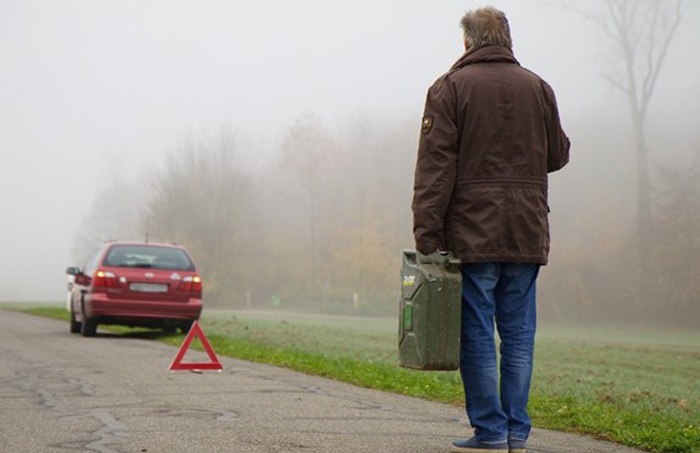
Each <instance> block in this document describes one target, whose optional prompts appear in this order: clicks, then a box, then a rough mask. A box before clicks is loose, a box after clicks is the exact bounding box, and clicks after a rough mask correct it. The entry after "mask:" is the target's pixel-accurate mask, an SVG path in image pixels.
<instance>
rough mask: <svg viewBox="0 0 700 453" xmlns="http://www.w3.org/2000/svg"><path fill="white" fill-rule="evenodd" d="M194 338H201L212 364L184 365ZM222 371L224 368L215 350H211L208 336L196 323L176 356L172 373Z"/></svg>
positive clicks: (191, 363)
mask: <svg viewBox="0 0 700 453" xmlns="http://www.w3.org/2000/svg"><path fill="white" fill-rule="evenodd" d="M194 337H197V338H199V341H201V342H202V346H204V350H205V351H206V353H207V355H208V356H209V360H210V362H201V363H196V362H190V363H182V359H183V358H184V357H185V354H186V353H187V349H189V347H190V344H191V343H192V340H194ZM222 369H223V367H222V366H221V363H220V362H219V359H218V358H217V357H216V354H214V350H213V349H212V348H211V345H210V344H209V340H207V336H206V335H204V332H203V331H202V328H201V327H199V323H198V322H197V321H195V322H194V324H192V328H191V329H190V331H189V332H187V336H186V337H185V340H184V341H183V342H182V346H180V350H179V351H177V355H176V356H175V359H174V360H173V363H171V364H170V371H179V370H197V371H201V370H216V371H221V370H222Z"/></svg>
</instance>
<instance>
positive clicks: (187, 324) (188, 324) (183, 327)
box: [180, 321, 194, 335]
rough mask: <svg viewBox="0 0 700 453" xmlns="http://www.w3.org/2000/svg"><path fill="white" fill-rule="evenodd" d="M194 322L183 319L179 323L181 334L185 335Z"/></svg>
mask: <svg viewBox="0 0 700 453" xmlns="http://www.w3.org/2000/svg"><path fill="white" fill-rule="evenodd" d="M193 324H194V321H185V322H183V323H182V324H180V332H182V333H183V334H185V335H187V332H189V331H190V329H191V328H192V325H193Z"/></svg>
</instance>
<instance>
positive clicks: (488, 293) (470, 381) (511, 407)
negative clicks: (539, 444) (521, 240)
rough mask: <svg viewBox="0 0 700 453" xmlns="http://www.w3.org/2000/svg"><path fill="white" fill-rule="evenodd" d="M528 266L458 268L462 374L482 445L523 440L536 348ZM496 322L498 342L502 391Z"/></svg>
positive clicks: (534, 268) (534, 270)
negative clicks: (460, 283) (460, 302)
mask: <svg viewBox="0 0 700 453" xmlns="http://www.w3.org/2000/svg"><path fill="white" fill-rule="evenodd" d="M539 268H540V266H539V265H538V264H528V263H475V264H463V265H462V336H461V355H460V372H461V374H462V382H463V383H464V394H465V399H466V407H467V415H468V416H469V421H470V423H471V425H472V426H473V427H474V430H475V431H474V435H475V437H476V439H477V440H478V441H480V442H500V441H504V440H506V439H507V438H511V439H522V440H526V439H527V438H528V436H529V434H530V428H531V427H532V424H531V422H530V416H529V415H528V413H527V401H528V396H529V393H530V380H531V377H532V359H533V353H534V346H535V329H536V324H537V322H536V318H537V315H536V308H535V281H536V280H537V274H538V272H539ZM494 321H495V324H496V327H497V329H498V335H499V337H500V339H501V364H500V365H501V366H500V377H501V380H500V385H499V380H498V377H499V376H498V367H497V365H498V364H497V359H496V344H495V340H494Z"/></svg>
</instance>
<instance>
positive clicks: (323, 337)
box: [31, 308, 700, 453]
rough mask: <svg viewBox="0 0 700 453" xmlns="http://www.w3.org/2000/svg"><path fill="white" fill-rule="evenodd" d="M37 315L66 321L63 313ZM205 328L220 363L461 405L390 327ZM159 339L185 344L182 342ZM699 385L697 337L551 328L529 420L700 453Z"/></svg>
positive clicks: (235, 318)
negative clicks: (402, 364)
mask: <svg viewBox="0 0 700 453" xmlns="http://www.w3.org/2000/svg"><path fill="white" fill-rule="evenodd" d="M31 311H32V312H34V313H37V314H43V315H48V316H53V317H57V318H61V319H67V317H66V313H65V310H64V309H59V308H55V309H44V308H35V309H31ZM201 325H202V327H203V328H204V329H205V331H206V333H207V337H208V338H209V340H210V342H211V343H212V346H213V347H214V349H215V350H216V352H217V354H219V355H228V356H234V357H238V358H241V359H246V360H254V361H260V362H266V363H272V364H275V365H279V366H285V367H289V368H293V369H296V370H299V371H302V372H306V373H310V374H317V375H322V376H326V377H330V378H333V379H337V380H342V381H346V382H350V383H353V384H357V385H362V386H365V387H371V388H377V389H381V390H386V391H392V392H397V393H402V394H407V395H411V396H416V397H420V398H427V399H431V400H436V401H441V402H445V403H449V404H456V405H462V404H463V395H462V388H461V381H460V379H459V375H458V373H456V372H417V371H409V370H405V369H401V368H399V367H398V366H396V360H397V359H396V341H397V332H396V331H397V326H396V321H395V320H393V319H375V318H372V319H366V318H353V317H336V316H322V315H300V314H293V313H276V312H245V311H241V312H217V311H209V312H207V313H206V314H205V316H204V317H203V319H202V321H201ZM66 328H67V327H66ZM119 330H122V329H119ZM161 339H162V340H163V341H166V342H169V343H171V344H179V343H180V342H181V341H182V336H163V337H161ZM699 382H700V332H695V331H677V332H676V331H650V330H646V331H644V330H641V331H640V330H633V329H604V328H596V329H582V328H562V327H547V326H544V327H542V328H540V332H539V333H538V340H537V349H536V359H535V375H534V378H533V388H532V395H531V401H530V412H531V415H532V418H533V422H534V425H535V426H536V427H540V428H550V429H557V430H564V431H571V432H579V433H587V434H593V435H595V436H597V437H599V438H604V439H608V440H612V441H615V442H619V443H622V444H625V445H629V446H633V447H637V448H642V449H645V450H648V451H653V452H668V453H700V383H699Z"/></svg>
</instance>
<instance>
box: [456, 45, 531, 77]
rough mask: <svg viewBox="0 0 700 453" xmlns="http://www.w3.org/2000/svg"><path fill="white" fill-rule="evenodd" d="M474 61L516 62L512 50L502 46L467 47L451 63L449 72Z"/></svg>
mask: <svg viewBox="0 0 700 453" xmlns="http://www.w3.org/2000/svg"><path fill="white" fill-rule="evenodd" d="M475 63H511V64H517V65H520V63H518V60H516V59H515V56H514V55H513V52H512V51H511V50H509V49H508V48H507V47H503V46H484V47H480V48H478V49H474V50H472V49H469V50H467V51H466V52H465V53H464V55H462V56H461V57H460V58H459V60H457V62H456V63H455V64H454V65H452V68H451V69H450V72H453V71H457V70H459V69H462V68H463V67H465V66H468V65H470V64H475Z"/></svg>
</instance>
